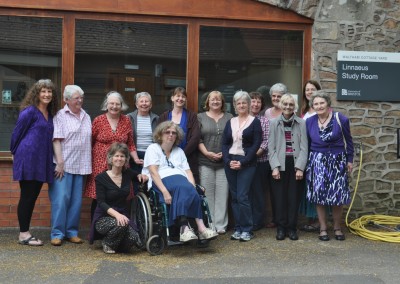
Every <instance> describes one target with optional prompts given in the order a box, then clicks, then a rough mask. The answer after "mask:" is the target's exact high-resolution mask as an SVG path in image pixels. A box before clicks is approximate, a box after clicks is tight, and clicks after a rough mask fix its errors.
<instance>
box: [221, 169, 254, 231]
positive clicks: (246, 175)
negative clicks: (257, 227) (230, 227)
mask: <svg viewBox="0 0 400 284" xmlns="http://www.w3.org/2000/svg"><path fill="white" fill-rule="evenodd" d="M255 172H256V167H255V165H254V166H248V167H243V168H242V169H240V170H232V169H231V168H230V167H229V166H227V165H225V174H226V178H227V179H228V184H229V192H230V194H231V204H232V212H233V217H234V218H235V230H236V231H239V232H251V230H252V228H253V215H252V210H251V204H250V198H249V193H250V186H251V182H252V180H253V177H254V174H255Z"/></svg>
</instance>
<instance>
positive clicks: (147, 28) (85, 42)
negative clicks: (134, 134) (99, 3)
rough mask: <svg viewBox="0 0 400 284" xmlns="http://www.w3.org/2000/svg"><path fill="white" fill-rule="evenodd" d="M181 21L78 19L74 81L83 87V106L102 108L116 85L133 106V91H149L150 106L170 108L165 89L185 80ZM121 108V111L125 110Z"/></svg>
mask: <svg viewBox="0 0 400 284" xmlns="http://www.w3.org/2000/svg"><path fill="white" fill-rule="evenodd" d="M186 49H187V27H186V26H185V25H170V24H149V23H131V22H112V21H93V20H78V21H77V23H76V60H75V83H76V84H77V85H79V86H80V87H81V88H82V89H83V91H84V92H85V104H84V108H85V110H86V111H87V112H88V113H89V114H90V115H91V117H92V119H93V118H94V117H96V116H97V115H99V114H101V113H102V111H100V105H101V103H102V102H103V100H104V97H105V95H106V94H107V93H108V92H109V91H111V90H115V91H118V92H119V93H121V94H122V95H123V96H124V98H125V100H126V102H127V103H128V105H129V107H130V108H129V110H128V111H127V112H129V111H132V110H133V109H134V95H135V94H136V93H138V92H148V93H150V95H151V96H152V98H153V111H154V112H155V113H161V112H163V111H164V110H166V109H167V108H169V97H168V95H169V92H170V91H171V89H172V88H174V87H175V86H184V87H185V84H186V81H185V80H186V79H185V76H186V53H187V51H186ZM127 112H126V113H127Z"/></svg>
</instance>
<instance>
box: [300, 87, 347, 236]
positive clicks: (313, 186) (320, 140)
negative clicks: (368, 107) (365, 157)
mask: <svg viewBox="0 0 400 284" xmlns="http://www.w3.org/2000/svg"><path fill="white" fill-rule="evenodd" d="M310 106H311V107H312V108H313V109H314V110H315V112H316V113H317V115H314V116H312V117H310V118H308V119H307V120H306V126H307V136H308V141H309V145H310V146H309V149H310V154H309V163H308V166H307V169H306V180H307V199H308V200H309V201H310V202H312V203H315V204H316V205H317V213H318V219H319V223H320V234H319V239H320V240H321V241H329V235H328V233H327V231H326V230H327V223H326V216H325V215H326V208H325V206H332V214H333V230H334V234H335V239H336V240H339V241H343V240H344V239H345V236H344V234H343V232H342V230H341V228H340V224H341V217H342V212H343V205H344V204H349V203H350V190H349V182H348V173H350V172H351V170H352V168H353V154H354V149H353V140H352V138H351V134H350V123H349V119H348V118H347V117H346V116H344V115H343V114H341V113H337V112H332V110H331V108H330V106H331V99H330V97H329V96H328V95H327V94H326V93H325V92H324V91H316V92H315V93H314V94H313V95H312V96H311V100H310Z"/></svg>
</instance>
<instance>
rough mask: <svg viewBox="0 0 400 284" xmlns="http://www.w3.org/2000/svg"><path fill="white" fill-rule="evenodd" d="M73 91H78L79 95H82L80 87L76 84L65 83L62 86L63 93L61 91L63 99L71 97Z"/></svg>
mask: <svg viewBox="0 0 400 284" xmlns="http://www.w3.org/2000/svg"><path fill="white" fill-rule="evenodd" d="M75 93H78V94H79V95H80V96H81V97H83V94H84V92H83V90H82V89H81V87H79V86H77V85H66V86H65V88H64V93H63V98H64V100H69V99H71V98H72V96H73V95H74V94H75Z"/></svg>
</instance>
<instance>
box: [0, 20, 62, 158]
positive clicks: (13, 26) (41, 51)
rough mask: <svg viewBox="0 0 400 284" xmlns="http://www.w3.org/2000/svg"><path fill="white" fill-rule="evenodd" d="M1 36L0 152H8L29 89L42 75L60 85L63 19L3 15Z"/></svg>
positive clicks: (0, 29) (0, 23)
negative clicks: (0, 97)
mask: <svg viewBox="0 0 400 284" xmlns="http://www.w3.org/2000/svg"><path fill="white" fill-rule="evenodd" d="M0 35H1V36H0V89H1V93H2V99H1V104H0V136H1V139H0V151H9V149H10V138H11V134H12V131H13V129H14V126H15V123H16V120H17V118H18V114H19V105H20V102H21V100H22V99H23V98H24V96H25V93H26V92H27V90H28V89H29V88H30V87H31V85H32V84H33V83H34V82H36V81H37V80H39V79H41V78H46V79H51V80H52V81H53V82H54V83H55V85H56V86H58V87H60V85H61V84H60V83H61V40H62V20H61V19H52V18H33V17H14V16H0ZM58 95H60V94H59V93H58Z"/></svg>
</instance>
